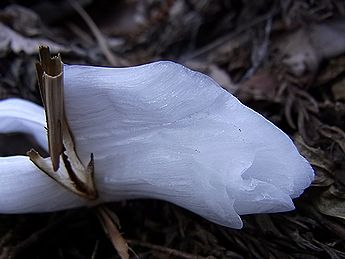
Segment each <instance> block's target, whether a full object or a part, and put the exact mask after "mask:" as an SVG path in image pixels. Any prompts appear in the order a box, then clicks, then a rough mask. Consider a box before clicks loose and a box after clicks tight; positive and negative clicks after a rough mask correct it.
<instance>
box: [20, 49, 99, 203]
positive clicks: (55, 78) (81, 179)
mask: <svg viewBox="0 0 345 259" xmlns="http://www.w3.org/2000/svg"><path fill="white" fill-rule="evenodd" d="M39 54H40V61H39V62H38V63H37V64H36V72H37V77H38V83H39V88H40V92H41V97H42V102H43V104H44V109H45V113H46V120H47V127H48V146H49V154H50V157H48V158H43V157H41V156H40V155H39V154H38V152H37V151H35V150H34V149H31V150H30V151H29V152H28V153H27V154H28V156H29V157H30V160H31V161H32V162H33V163H34V164H35V165H36V166H37V167H38V168H39V169H41V171H43V172H44V173H46V174H47V175H48V176H49V177H51V178H53V179H54V180H55V181H57V182H58V183H59V184H61V185H62V186H64V187H65V188H67V189H68V190H70V191H72V192H74V193H76V194H78V195H80V196H82V197H85V198H87V199H90V200H94V199H97V197H98V194H97V190H96V187H95V183H94V179H93V176H94V160H93V154H92V153H91V154H90V162H89V163H88V165H87V166H84V165H83V164H82V163H81V161H80V159H79V157H78V154H77V153H76V149H75V144H74V140H73V136H72V133H71V131H70V128H69V125H68V122H67V119H66V116H65V110H64V81H63V63H62V61H61V58H60V56H57V57H53V58H51V57H50V52H49V48H48V47H45V46H41V47H40V48H39Z"/></svg>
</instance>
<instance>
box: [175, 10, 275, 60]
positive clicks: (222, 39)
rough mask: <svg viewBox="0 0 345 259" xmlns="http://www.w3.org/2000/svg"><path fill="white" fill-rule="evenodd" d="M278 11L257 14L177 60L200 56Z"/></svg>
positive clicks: (269, 17)
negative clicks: (248, 20)
mask: <svg viewBox="0 0 345 259" xmlns="http://www.w3.org/2000/svg"><path fill="white" fill-rule="evenodd" d="M278 13H279V10H277V9H275V10H272V11H269V12H268V13H266V14H264V15H262V16H259V17H257V18H255V19H253V20H252V21H250V22H249V23H247V24H244V25H242V26H238V28H237V29H236V30H235V31H234V32H232V33H229V34H226V35H225V36H223V37H220V38H218V39H216V40H215V41H213V42H211V43H210V44H208V45H206V46H204V47H202V48H200V49H198V50H196V51H194V52H192V53H190V54H188V55H186V56H185V57H182V58H181V59H180V60H179V61H180V62H181V63H184V62H186V61H188V60H192V59H194V58H196V57H199V56H202V55H204V54H206V53H208V52H210V51H212V50H213V49H216V48H218V47H220V46H222V45H223V44H225V43H226V42H228V41H229V40H231V39H232V38H234V37H236V36H238V35H239V34H241V33H242V32H244V31H246V30H248V29H250V28H251V27H253V26H255V25H257V24H259V23H262V22H264V21H266V20H267V19H271V18H272V17H273V16H275V15H277V14H278Z"/></svg>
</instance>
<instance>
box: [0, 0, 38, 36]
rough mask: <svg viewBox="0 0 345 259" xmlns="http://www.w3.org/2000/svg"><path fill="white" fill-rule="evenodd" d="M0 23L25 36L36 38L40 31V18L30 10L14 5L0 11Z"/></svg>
mask: <svg viewBox="0 0 345 259" xmlns="http://www.w3.org/2000/svg"><path fill="white" fill-rule="evenodd" d="M0 21H3V22H4V23H5V24H10V25H11V27H12V28H13V29H15V30H16V31H17V32H19V33H21V34H23V35H25V36H37V35H39V34H40V33H41V31H42V21H41V19H40V17H39V16H38V15H37V14H36V13H35V12H34V11H32V10H31V9H29V8H26V7H24V6H20V5H16V4H12V5H9V6H7V7H6V8H5V9H4V10H3V11H0Z"/></svg>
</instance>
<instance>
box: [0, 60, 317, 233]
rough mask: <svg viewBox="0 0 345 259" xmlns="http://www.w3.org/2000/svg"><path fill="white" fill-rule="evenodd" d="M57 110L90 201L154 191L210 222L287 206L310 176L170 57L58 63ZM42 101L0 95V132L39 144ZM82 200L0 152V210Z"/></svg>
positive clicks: (273, 135) (237, 106) (237, 221)
mask: <svg viewBox="0 0 345 259" xmlns="http://www.w3.org/2000/svg"><path fill="white" fill-rule="evenodd" d="M64 80H65V110H66V115H67V120H68V123H69V125H70V128H71V130H72V133H73V135H74V138H75V144H76V148H77V153H78V155H79V157H80V159H81V161H82V162H83V163H85V164H87V163H88V160H89V158H90V153H91V152H92V153H94V156H95V180H96V185H97V189H98V191H99V194H100V198H99V201H98V202H109V201H118V200H123V199H136V198H154V199H161V200H166V201H169V202H172V203H174V204H177V205H179V206H181V207H184V208H186V209H189V210H191V211H193V212H195V213H197V214H199V215H201V216H203V217H205V218H206V219H208V220H210V221H213V222H215V223H218V224H221V225H224V226H229V227H232V228H241V227H242V221H241V218H240V217H239V215H244V214H252V213H269V212H281V211H288V210H292V209H294V205H293V202H292V200H291V199H292V198H296V197H298V196H299V195H300V194H301V193H302V192H303V190H304V189H305V188H307V187H308V186H309V185H310V183H311V181H312V179H313V176H314V174H313V170H312V168H311V166H310V165H309V163H308V162H307V161H306V160H305V159H304V158H303V157H302V156H301V155H300V154H299V153H298V151H297V149H296V147H295V146H294V144H293V143H292V141H291V140H290V138H289V137H288V136H287V135H286V134H285V133H283V132H282V131H281V130H280V129H278V128H277V127H276V126H274V125H273V124H272V123H270V122H269V121H268V120H266V119H265V118H264V117H262V116H261V115H260V114H258V113H256V112H255V111H253V110H251V109H250V108H248V107H246V106H244V105H243V104H241V103H240V102H239V101H238V100H237V99H236V98H235V97H234V96H232V95H231V94H230V93H228V92H226V91H225V90H223V89H222V88H221V87H220V86H219V85H218V84H217V83H216V82H215V81H213V80H212V79H211V78H209V77H208V76H206V75H203V74H201V73H199V72H195V71H192V70H190V69H188V68H186V67H184V66H181V65H179V64H176V63H173V62H167V61H162V62H155V63H151V64H146V65H142V66H137V67H130V68H105V67H92V66H79V65H65V66H64ZM44 126H45V117H44V110H43V108H41V107H39V106H37V105H35V104H33V103H30V102H28V101H24V100H19V99H8V100H4V101H1V102H0V132H2V133H5V132H15V131H17V132H26V133H30V134H32V135H33V136H34V137H35V138H36V140H37V142H38V143H39V144H40V145H41V146H42V147H44V148H46V149H47V140H46V132H45V129H44ZM85 205H89V204H88V202H87V201H86V200H84V199H82V198H79V197H77V196H76V195H74V194H72V193H70V192H68V191H67V190H65V189H64V188H62V187H61V186H60V185H58V184H57V183H55V182H54V181H53V180H52V179H50V178H49V177H47V176H46V175H44V174H43V173H41V172H40V171H39V170H38V169H37V168H36V166H35V165H33V164H32V163H31V161H30V160H29V159H28V157H25V156H14V157H2V158H0V213H25V212H47V211H55V210H62V209H67V208H72V207H78V206H85Z"/></svg>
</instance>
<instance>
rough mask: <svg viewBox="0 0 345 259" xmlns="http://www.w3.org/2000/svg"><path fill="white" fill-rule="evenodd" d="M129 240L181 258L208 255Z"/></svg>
mask: <svg viewBox="0 0 345 259" xmlns="http://www.w3.org/2000/svg"><path fill="white" fill-rule="evenodd" d="M127 242H128V243H129V244H131V245H136V246H141V247H145V248H149V249H152V250H156V251H158V252H162V253H165V254H168V255H173V256H177V257H180V258H185V259H206V257H203V256H199V255H193V254H189V253H185V252H182V251H179V250H176V249H172V248H168V247H164V246H160V245H153V244H150V243H146V242H142V241H139V240H127Z"/></svg>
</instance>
